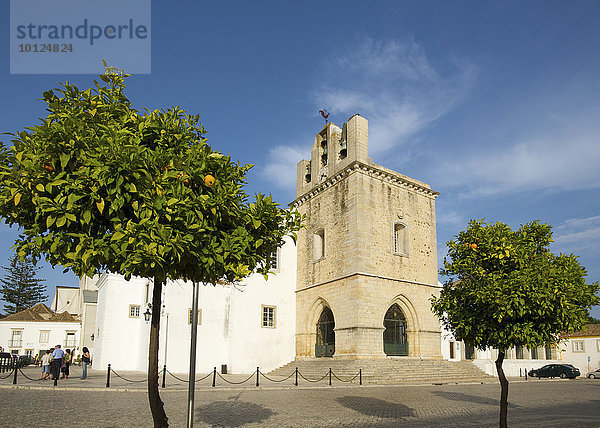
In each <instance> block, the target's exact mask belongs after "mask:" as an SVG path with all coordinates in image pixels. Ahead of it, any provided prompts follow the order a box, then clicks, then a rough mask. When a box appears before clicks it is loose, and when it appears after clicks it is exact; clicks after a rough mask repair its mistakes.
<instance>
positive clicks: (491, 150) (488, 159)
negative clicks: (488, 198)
mask: <svg viewBox="0 0 600 428" xmlns="http://www.w3.org/2000/svg"><path fill="white" fill-rule="evenodd" d="M542 133H543V135H540V136H538V137H535V138H529V139H526V140H521V141H519V142H516V143H512V144H511V143H510V142H508V143H507V145H505V146H502V145H494V146H492V147H490V146H487V147H485V149H484V148H482V149H481V150H479V151H477V152H475V153H464V151H459V152H458V153H457V152H454V153H447V152H446V153H440V154H439V158H438V159H437V161H436V162H435V164H436V165H437V166H436V168H435V170H433V171H432V172H431V175H432V176H433V177H435V181H437V182H440V183H444V185H446V186H449V187H456V188H460V189H461V192H462V193H463V195H465V194H466V195H470V196H473V195H486V194H488V195H490V194H497V193H507V192H518V191H524V190H567V191H568V190H582V189H596V188H599V187H600V173H599V172H598V171H599V169H598V165H599V164H600V144H599V143H600V141H598V140H599V138H598V135H600V127H599V128H598V129H590V128H588V129H577V130H573V131H571V132H568V131H567V132H563V133H562V135H557V134H552V130H547V129H545V130H543V131H542V132H540V134H542ZM469 150H470V151H471V152H472V151H474V150H477V148H475V149H474V148H470V149H469ZM435 181H434V182H435Z"/></svg>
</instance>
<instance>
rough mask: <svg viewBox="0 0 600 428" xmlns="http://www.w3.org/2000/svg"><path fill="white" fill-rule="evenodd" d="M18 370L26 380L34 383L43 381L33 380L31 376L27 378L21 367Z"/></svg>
mask: <svg viewBox="0 0 600 428" xmlns="http://www.w3.org/2000/svg"><path fill="white" fill-rule="evenodd" d="M18 370H19V371H20V372H21V374H22V375H23V376H25V379H29V380H30V381H33V382H37V381H38V380H42V379H31V378H30V377H29V376H27V375H26V374H25V373H23V370H21V368H20V367H19V369H18Z"/></svg>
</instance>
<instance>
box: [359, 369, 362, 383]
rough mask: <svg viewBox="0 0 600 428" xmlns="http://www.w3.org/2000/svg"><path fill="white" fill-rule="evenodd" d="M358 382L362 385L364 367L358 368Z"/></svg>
mask: <svg viewBox="0 0 600 428" xmlns="http://www.w3.org/2000/svg"><path fill="white" fill-rule="evenodd" d="M358 384H359V385H362V369H358Z"/></svg>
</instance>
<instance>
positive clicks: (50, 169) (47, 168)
mask: <svg viewBox="0 0 600 428" xmlns="http://www.w3.org/2000/svg"><path fill="white" fill-rule="evenodd" d="M44 168H46V171H49V172H53V171H54V167H53V166H52V165H50V164H49V163H45V164H44Z"/></svg>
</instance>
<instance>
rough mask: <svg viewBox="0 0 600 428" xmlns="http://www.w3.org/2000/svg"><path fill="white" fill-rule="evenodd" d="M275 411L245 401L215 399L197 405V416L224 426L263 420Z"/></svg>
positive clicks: (214, 424)
mask: <svg viewBox="0 0 600 428" xmlns="http://www.w3.org/2000/svg"><path fill="white" fill-rule="evenodd" d="M274 414H275V412H273V411H272V410H271V409H268V408H266V407H263V406H259V405H257V404H254V403H247V402H244V401H213V402H212V403H210V404H206V405H204V406H198V407H196V415H195V418H197V419H200V420H202V421H203V422H206V423H207V424H211V425H213V426H222V427H239V426H242V425H245V424H251V423H253V422H261V421H264V420H265V419H268V418H270V417H271V416H273V415H274Z"/></svg>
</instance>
